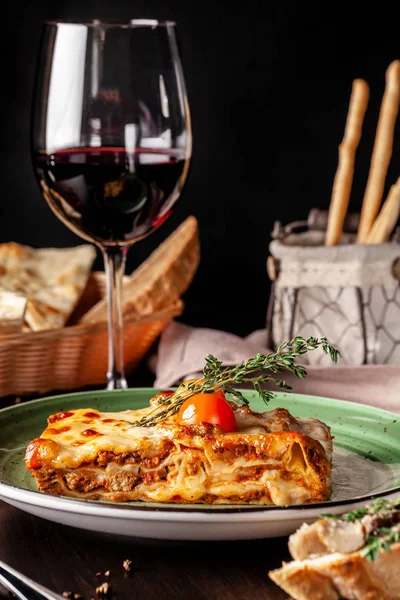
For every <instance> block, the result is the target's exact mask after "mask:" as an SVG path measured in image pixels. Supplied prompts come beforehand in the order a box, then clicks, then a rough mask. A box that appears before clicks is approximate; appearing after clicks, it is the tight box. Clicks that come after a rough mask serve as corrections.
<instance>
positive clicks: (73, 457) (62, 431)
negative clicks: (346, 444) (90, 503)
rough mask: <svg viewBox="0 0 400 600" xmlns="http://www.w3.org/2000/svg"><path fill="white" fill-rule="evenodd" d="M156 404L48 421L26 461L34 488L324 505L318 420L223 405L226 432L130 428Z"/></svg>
mask: <svg viewBox="0 0 400 600" xmlns="http://www.w3.org/2000/svg"><path fill="white" fill-rule="evenodd" d="M171 393H172V392H171ZM158 396H159V395H158ZM158 396H156V397H155V398H154V399H153V400H152V401H151V402H150V406H149V407H147V408H144V409H140V410H127V411H123V412H99V411H97V410H94V409H92V408H81V409H78V410H70V411H66V412H61V413H58V414H55V415H52V416H50V417H49V419H48V427H47V429H45V431H44V432H43V433H42V435H41V437H39V438H37V439H35V440H33V441H32V442H31V443H30V444H29V446H28V448H27V450H26V455H25V462H26V466H27V468H28V469H29V470H31V471H32V473H33V476H34V477H35V478H36V481H37V484H38V487H39V490H40V491H42V492H45V493H47V494H55V495H62V496H72V497H76V498H85V499H91V500H107V501H112V502H125V501H130V500H144V501H150V502H181V503H195V502H199V503H206V504H222V503H234V504H238V503H239V504H243V503H252V504H275V505H278V506H285V505H292V504H301V503H311V502H319V501H324V500H326V499H328V498H329V497H330V494H331V479H330V476H331V455H332V437H331V434H330V429H329V427H328V426H327V425H325V424H324V423H322V422H321V421H318V420H316V419H301V418H295V417H293V416H292V415H291V414H290V413H289V412H288V411H287V410H286V409H283V408H278V409H275V410H272V411H269V412H264V413H256V412H253V411H252V410H251V409H250V408H249V407H247V406H237V405H236V404H234V403H229V404H230V406H231V408H232V410H233V413H234V418H235V421H236V427H235V430H234V431H230V432H227V431H224V430H223V429H222V428H221V427H220V426H218V425H212V424H210V423H205V422H201V423H197V424H189V425H185V424H182V421H180V420H179V418H178V415H173V416H170V417H168V418H166V419H165V420H163V421H162V422H159V423H156V424H155V425H153V426H146V427H142V426H138V425H137V423H138V421H139V420H141V419H143V417H145V416H146V415H148V414H149V413H150V411H154V406H155V405H157V402H158Z"/></svg>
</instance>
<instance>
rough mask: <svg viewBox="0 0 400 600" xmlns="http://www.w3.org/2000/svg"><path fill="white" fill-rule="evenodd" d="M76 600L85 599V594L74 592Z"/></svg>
mask: <svg viewBox="0 0 400 600" xmlns="http://www.w3.org/2000/svg"><path fill="white" fill-rule="evenodd" d="M74 600H83V596H81V595H80V594H74Z"/></svg>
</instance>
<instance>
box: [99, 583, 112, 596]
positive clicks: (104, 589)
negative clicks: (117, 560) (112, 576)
mask: <svg viewBox="0 0 400 600" xmlns="http://www.w3.org/2000/svg"><path fill="white" fill-rule="evenodd" d="M96 594H97V597H98V598H109V597H110V596H111V585H110V584H109V583H108V581H105V582H104V583H102V584H101V585H99V586H98V587H97V588H96Z"/></svg>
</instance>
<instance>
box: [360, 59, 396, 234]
mask: <svg viewBox="0 0 400 600" xmlns="http://www.w3.org/2000/svg"><path fill="white" fill-rule="evenodd" d="M399 104H400V60H395V61H393V62H392V63H391V64H390V65H389V67H388V68H387V70H386V84H385V92H384V94H383V98H382V103H381V110H380V113H379V119H378V125H377V129H376V135H375V142H374V148H373V151H372V157H371V164H370V168H369V174H368V181H367V185H366V188H365V193H364V198H363V202H362V207H361V217H360V225H359V228H358V236H357V242H358V243H360V244H363V243H364V242H365V240H366V239H367V235H368V233H369V232H370V230H371V227H372V225H373V222H374V220H375V218H376V216H377V214H378V212H379V208H380V205H381V202H382V196H383V192H384V189H385V179H386V175H387V170H388V167H389V163H390V159H391V157H392V150H393V135H394V129H395V123H396V118H397V114H398V112H399Z"/></svg>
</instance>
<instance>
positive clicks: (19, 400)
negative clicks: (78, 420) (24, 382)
mask: <svg viewBox="0 0 400 600" xmlns="http://www.w3.org/2000/svg"><path fill="white" fill-rule="evenodd" d="M14 404H21V398H14ZM11 593H12V592H11Z"/></svg>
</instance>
